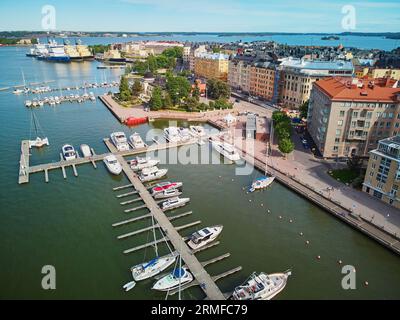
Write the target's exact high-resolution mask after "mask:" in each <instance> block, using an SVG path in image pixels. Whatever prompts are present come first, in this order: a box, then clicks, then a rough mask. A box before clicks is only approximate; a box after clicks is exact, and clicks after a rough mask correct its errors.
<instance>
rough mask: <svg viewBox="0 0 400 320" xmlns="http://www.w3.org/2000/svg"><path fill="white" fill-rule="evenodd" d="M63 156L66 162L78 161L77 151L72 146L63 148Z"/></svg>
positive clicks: (67, 145)
mask: <svg viewBox="0 0 400 320" xmlns="http://www.w3.org/2000/svg"><path fill="white" fill-rule="evenodd" d="M62 154H63V157H64V159H65V160H66V161H71V160H74V159H76V152H75V149H74V147H73V146H71V145H70V144H66V145H64V146H63V147H62Z"/></svg>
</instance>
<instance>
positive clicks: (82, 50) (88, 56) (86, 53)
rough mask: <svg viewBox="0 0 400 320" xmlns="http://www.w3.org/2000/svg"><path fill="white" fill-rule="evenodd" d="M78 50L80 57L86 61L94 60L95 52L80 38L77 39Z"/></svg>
mask: <svg viewBox="0 0 400 320" xmlns="http://www.w3.org/2000/svg"><path fill="white" fill-rule="evenodd" d="M76 50H77V51H78V53H79V55H80V57H81V58H82V59H83V60H84V61H93V60H94V55H93V53H92V52H91V51H90V49H89V47H88V46H86V45H83V44H82V41H81V40H80V39H78V40H77V41H76Z"/></svg>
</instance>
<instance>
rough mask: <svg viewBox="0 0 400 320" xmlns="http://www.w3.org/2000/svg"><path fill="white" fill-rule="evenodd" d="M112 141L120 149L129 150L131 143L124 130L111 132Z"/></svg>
mask: <svg viewBox="0 0 400 320" xmlns="http://www.w3.org/2000/svg"><path fill="white" fill-rule="evenodd" d="M111 141H112V143H113V144H114V146H115V147H116V148H117V150H118V151H128V150H129V144H128V140H127V139H126V135H125V133H123V132H114V133H112V134H111Z"/></svg>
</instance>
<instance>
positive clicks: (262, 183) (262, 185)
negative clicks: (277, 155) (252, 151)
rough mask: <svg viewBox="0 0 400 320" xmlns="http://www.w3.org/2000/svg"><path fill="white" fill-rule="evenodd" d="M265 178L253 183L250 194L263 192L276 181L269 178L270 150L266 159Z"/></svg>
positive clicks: (273, 178)
mask: <svg viewBox="0 0 400 320" xmlns="http://www.w3.org/2000/svg"><path fill="white" fill-rule="evenodd" d="M264 174H265V175H264V176H262V177H261V178H258V179H256V180H254V181H253V183H252V184H251V186H250V188H249V192H254V191H256V190H262V189H266V188H268V187H269V186H270V185H271V184H272V183H273V182H274V180H275V177H274V176H268V150H267V153H266V158H265V172H264Z"/></svg>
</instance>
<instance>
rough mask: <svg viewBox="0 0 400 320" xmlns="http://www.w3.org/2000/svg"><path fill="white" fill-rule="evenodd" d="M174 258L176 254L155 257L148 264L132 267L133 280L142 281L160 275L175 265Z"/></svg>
mask: <svg viewBox="0 0 400 320" xmlns="http://www.w3.org/2000/svg"><path fill="white" fill-rule="evenodd" d="M176 257H177V254H176V253H171V254H169V255H166V256H164V257H157V258H155V259H153V260H151V261H149V262H146V263H142V264H139V265H136V266H134V267H132V268H131V271H132V276H133V279H135V281H142V280H146V279H149V278H152V277H154V276H156V275H158V274H160V273H161V272H163V271H164V270H165V269H167V268H168V267H170V266H171V265H172V264H174V263H175V261H176Z"/></svg>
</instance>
